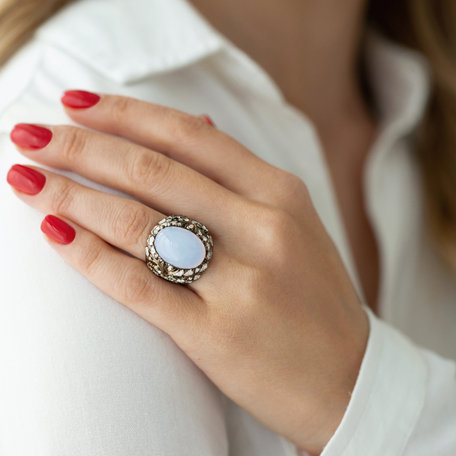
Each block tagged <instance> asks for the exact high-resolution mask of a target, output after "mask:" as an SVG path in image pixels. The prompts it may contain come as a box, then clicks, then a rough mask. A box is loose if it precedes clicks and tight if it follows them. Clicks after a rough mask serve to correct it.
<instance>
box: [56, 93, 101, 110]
mask: <svg viewBox="0 0 456 456" xmlns="http://www.w3.org/2000/svg"><path fill="white" fill-rule="evenodd" d="M99 100H100V95H97V94H96V93H92V92H87V91H85V90H67V91H66V92H64V93H63V95H62V98H61V99H60V101H61V102H62V103H63V104H64V105H65V106H68V107H69V108H73V109H86V108H90V107H91V106H93V105H96V104H97V103H98V101H99Z"/></svg>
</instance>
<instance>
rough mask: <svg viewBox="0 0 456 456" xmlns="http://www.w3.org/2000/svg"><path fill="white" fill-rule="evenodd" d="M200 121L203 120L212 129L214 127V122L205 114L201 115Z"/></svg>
mask: <svg viewBox="0 0 456 456" xmlns="http://www.w3.org/2000/svg"><path fill="white" fill-rule="evenodd" d="M200 119H203V120H205V121H206V122H207V123H208V124H209V125H212V126H213V127H215V123H214V121H213V120H212V119H211V118H210V117H209V116H208V115H207V114H201V115H200Z"/></svg>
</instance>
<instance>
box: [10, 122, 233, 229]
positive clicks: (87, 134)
mask: <svg viewBox="0 0 456 456" xmlns="http://www.w3.org/2000/svg"><path fill="white" fill-rule="evenodd" d="M46 130H47V131H49V132H51V134H50V135H49V134H48V136H47V138H48V139H47V143H46V144H44V145H43V144H40V145H41V146H42V147H41V148H35V149H30V148H29V147H27V146H28V145H29V144H30V142H28V136H27V135H30V134H31V135H33V136H37V135H40V134H41V135H42V133H41V131H46ZM24 131H25V133H23V132H24ZM23 135H25V136H26V138H25V139H26V140H24V136H23ZM11 138H12V140H13V142H14V143H15V144H16V146H19V147H18V150H19V151H20V152H21V153H22V154H23V155H25V156H27V157H28V158H30V159H32V160H34V161H37V162H39V163H43V164H45V165H48V166H51V167H55V168H62V169H70V170H73V171H75V172H77V173H78V174H81V175H83V176H85V177H87V178H89V179H91V180H94V181H97V182H99V183H101V184H104V185H107V186H109V187H113V188H117V189H119V190H122V191H123V192H125V193H127V194H130V195H132V196H134V197H135V198H137V199H138V200H140V201H143V202H144V203H145V204H146V205H148V206H151V207H153V208H155V209H156V210H157V211H160V212H162V213H163V214H167V215H169V214H182V215H186V216H188V217H191V218H193V219H195V220H198V221H201V222H202V223H203V224H206V225H207V226H209V227H210V228H211V229H212V228H213V229H216V228H219V227H220V226H221V219H220V211H219V208H220V207H224V208H225V210H226V211H227V212H228V213H229V214H231V215H232V217H233V218H235V217H236V214H235V213H234V212H233V211H231V212H230V211H229V208H230V207H232V204H234V202H235V200H238V199H239V196H238V195H236V194H234V193H233V192H230V191H229V190H227V189H225V188H224V187H222V186H221V185H219V184H217V183H216V182H213V181H212V180H210V179H209V178H207V177H206V176H203V175H202V174H200V173H198V172H197V171H195V170H193V169H191V168H189V167H188V166H186V165H183V164H181V163H179V162H177V161H175V160H172V159H171V158H169V157H166V156H165V155H163V154H160V153H158V152H154V151H152V150H150V149H147V148H145V147H143V146H139V145H136V144H134V143H132V142H130V141H127V140H124V139H122V138H116V137H114V136H110V135H105V134H102V133H98V132H92V131H89V130H87V129H83V128H77V127H71V126H41V127H37V126H34V125H27V124H18V125H16V126H15V127H14V129H13V131H12V132H11ZM203 214H204V220H201V217H202V215H203ZM234 222H235V220H233V223H234Z"/></svg>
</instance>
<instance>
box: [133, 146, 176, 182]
mask: <svg viewBox="0 0 456 456" xmlns="http://www.w3.org/2000/svg"><path fill="white" fill-rule="evenodd" d="M128 155H129V154H128ZM132 156H133V157H134V158H133V159H132V160H130V162H129V163H128V164H127V170H126V176H127V179H128V180H129V182H130V184H131V185H134V186H137V185H138V184H140V185H143V186H146V187H147V188H148V189H151V190H154V189H156V188H157V185H159V184H160V183H161V182H163V181H166V180H167V179H168V178H169V174H170V171H171V160H170V159H169V158H168V157H165V156H164V155H162V154H160V153H159V152H151V151H144V152H142V151H141V152H139V153H138V151H137V150H136V152H133V154H132Z"/></svg>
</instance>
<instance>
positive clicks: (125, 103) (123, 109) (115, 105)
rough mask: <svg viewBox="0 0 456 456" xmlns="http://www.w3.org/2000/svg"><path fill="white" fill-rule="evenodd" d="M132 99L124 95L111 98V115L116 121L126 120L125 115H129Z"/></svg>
mask: <svg viewBox="0 0 456 456" xmlns="http://www.w3.org/2000/svg"><path fill="white" fill-rule="evenodd" d="M131 103H132V101H131V99H130V98H128V97H122V96H113V97H112V98H111V109H110V112H111V115H112V117H113V120H114V122H115V123H120V122H123V121H125V116H128V115H129V112H130V108H131Z"/></svg>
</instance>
